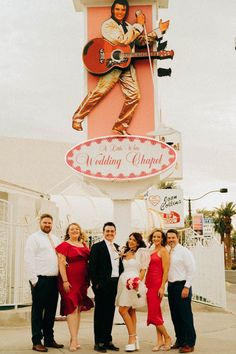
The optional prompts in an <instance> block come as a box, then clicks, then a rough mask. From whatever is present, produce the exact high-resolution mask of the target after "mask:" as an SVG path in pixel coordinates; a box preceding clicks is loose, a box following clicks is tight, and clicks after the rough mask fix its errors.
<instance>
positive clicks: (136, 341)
mask: <svg viewBox="0 0 236 354" xmlns="http://www.w3.org/2000/svg"><path fill="white" fill-rule="evenodd" d="M135 349H136V350H139V349H140V345H139V340H138V336H136V339H135Z"/></svg>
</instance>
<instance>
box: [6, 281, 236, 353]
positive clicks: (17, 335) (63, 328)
mask: <svg viewBox="0 0 236 354" xmlns="http://www.w3.org/2000/svg"><path fill="white" fill-rule="evenodd" d="M163 308H164V317H165V324H166V327H167V328H168V331H169V332H170V334H171V336H172V338H173V327H172V323H171V320H170V316H169V311H168V306H167V301H166V299H165V300H164V306H163ZM193 308H194V318H195V327H196V331H197V343H196V347H195V353H198V354H203V353H207V354H225V353H227V354H235V353H236V285H235V284H229V283H227V310H221V309H215V308H213V307H209V306H205V305H200V304H193ZM0 316H2V313H1V312H0ZM92 317H93V313H92V311H91V312H89V313H83V316H82V322H81V330H80V343H81V349H80V350H78V351H77V353H78V354H79V353H85V354H86V353H91V352H93V318H92ZM0 323H1V321H0ZM115 323H116V324H115V325H114V329H113V338H114V343H115V344H116V345H118V346H120V352H121V353H123V352H124V346H125V344H126V341H127V333H126V328H125V326H124V325H122V324H121V323H122V320H121V317H120V316H119V314H116V316H115ZM138 323H139V324H138V334H139V338H140V343H141V349H140V352H142V353H150V352H151V349H152V346H153V344H154V342H155V328H154V327H153V326H149V327H147V326H146V313H141V312H139V313H138ZM30 335H31V334H30V325H29V323H27V321H18V320H16V321H15V322H14V321H12V320H11V321H9V324H8V325H5V326H2V327H0V353H6V354H27V353H36V352H34V351H32V350H31V341H30ZM55 338H56V340H57V341H58V342H60V343H63V344H64V345H65V348H63V349H60V350H58V349H49V353H52V354H56V353H57V354H61V353H64V354H69V353H70V352H69V350H68V342H69V333H68V329H67V324H66V322H65V321H57V322H56V323H55ZM173 340H174V338H173ZM94 353H95V352H94ZM110 353H111V352H110ZM171 353H172V354H174V353H176V354H177V353H178V351H177V350H171Z"/></svg>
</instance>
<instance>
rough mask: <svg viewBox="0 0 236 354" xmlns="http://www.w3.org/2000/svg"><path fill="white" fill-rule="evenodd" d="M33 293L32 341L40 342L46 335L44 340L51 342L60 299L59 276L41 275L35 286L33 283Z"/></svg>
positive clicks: (34, 342)
mask: <svg viewBox="0 0 236 354" xmlns="http://www.w3.org/2000/svg"><path fill="white" fill-rule="evenodd" d="M31 294H32V310H31V330H32V342H33V344H39V343H40V342H41V340H42V338H43V337H44V341H45V342H47V343H50V342H51V341H52V340H53V339H54V335H53V333H54V331H53V326H54V320H55V315H56V309H57V300H58V288H57V276H55V277H46V276H41V275H39V279H38V282H37V284H36V285H35V287H33V286H32V284H31Z"/></svg>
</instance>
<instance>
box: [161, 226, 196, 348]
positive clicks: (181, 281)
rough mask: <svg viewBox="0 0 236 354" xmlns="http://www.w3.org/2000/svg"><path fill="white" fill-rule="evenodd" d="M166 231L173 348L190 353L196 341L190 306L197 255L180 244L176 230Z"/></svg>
mask: <svg viewBox="0 0 236 354" xmlns="http://www.w3.org/2000/svg"><path fill="white" fill-rule="evenodd" d="M166 235H167V244H168V245H169V246H170V268H169V273H168V301H169V307H170V312H171V318H172V322H173V325H174V329H175V335H176V342H175V344H174V346H173V347H172V348H173V349H177V348H178V349H179V352H180V353H190V352H193V351H194V346H195V342H196V332H195V329H194V324H193V313H192V308H191V298H192V280H193V275H194V271H195V264H194V259H193V256H192V254H191V253H190V251H189V250H188V249H187V248H186V247H183V246H182V245H180V244H179V236H178V232H177V230H174V229H170V230H168V231H167V233H166Z"/></svg>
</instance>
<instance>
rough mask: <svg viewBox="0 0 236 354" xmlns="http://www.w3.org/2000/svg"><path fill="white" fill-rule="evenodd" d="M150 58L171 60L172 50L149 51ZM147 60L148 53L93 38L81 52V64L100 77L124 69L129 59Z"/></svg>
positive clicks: (128, 63)
mask: <svg viewBox="0 0 236 354" xmlns="http://www.w3.org/2000/svg"><path fill="white" fill-rule="evenodd" d="M150 56H151V58H156V59H172V58H173V56H174V51H173V50H161V51H159V52H153V51H150ZM132 58H136V59H147V58H148V52H136V53H133V52H132V51H131V47H130V46H129V45H113V44H111V43H110V42H108V41H107V40H106V39H103V38H94V39H92V40H91V41H89V42H88V43H87V44H86V46H85V47H84V50H83V62H84V65H85V67H86V69H87V70H88V71H89V72H90V73H92V74H95V75H102V74H105V73H107V72H109V71H110V70H112V69H114V68H115V67H118V68H120V69H125V68H127V67H128V66H129V65H130V62H131V59H132Z"/></svg>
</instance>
